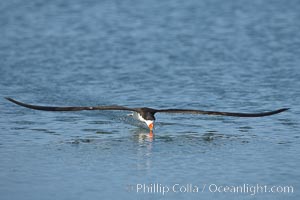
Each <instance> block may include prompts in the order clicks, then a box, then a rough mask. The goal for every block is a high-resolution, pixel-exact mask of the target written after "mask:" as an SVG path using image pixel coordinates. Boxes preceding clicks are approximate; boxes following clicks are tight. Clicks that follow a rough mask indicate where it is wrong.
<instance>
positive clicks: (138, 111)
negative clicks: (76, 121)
mask: <svg viewBox="0 0 300 200" xmlns="http://www.w3.org/2000/svg"><path fill="white" fill-rule="evenodd" d="M5 98H6V99H7V100H9V101H11V102H13V103H15V104H17V105H20V106H23V107H26V108H30V109H35V110H44V111H81V110H126V111H132V112H133V117H134V118H136V119H138V120H140V121H142V122H144V123H145V124H147V126H148V127H149V129H150V133H152V130H153V129H154V122H155V116H154V115H155V114H156V113H186V114H203V115H223V116H232V117H264V116H269V115H274V114H277V113H281V112H283V111H286V110H288V109H289V108H282V109H278V110H274V111H269V112H261V113H238V112H218V111H204V110H193V109H153V108H147V107H143V108H128V107H124V106H80V107H78V106H70V107H56V106H38V105H31V104H25V103H22V102H19V101H16V100H14V99H12V98H9V97H5Z"/></svg>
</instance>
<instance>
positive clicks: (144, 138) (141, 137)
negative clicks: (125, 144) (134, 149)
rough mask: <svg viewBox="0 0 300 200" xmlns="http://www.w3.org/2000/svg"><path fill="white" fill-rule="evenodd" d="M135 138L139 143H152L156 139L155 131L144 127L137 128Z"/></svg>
mask: <svg viewBox="0 0 300 200" xmlns="http://www.w3.org/2000/svg"><path fill="white" fill-rule="evenodd" d="M133 138H134V140H135V141H138V143H139V144H145V143H149V142H150V143H151V142H153V140H154V133H153V131H150V132H149V131H147V130H146V129H143V128H137V129H135V130H134V131H133Z"/></svg>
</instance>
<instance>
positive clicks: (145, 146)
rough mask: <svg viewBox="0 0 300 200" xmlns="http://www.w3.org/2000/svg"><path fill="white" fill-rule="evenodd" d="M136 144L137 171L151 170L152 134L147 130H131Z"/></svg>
mask: <svg viewBox="0 0 300 200" xmlns="http://www.w3.org/2000/svg"><path fill="white" fill-rule="evenodd" d="M132 139H133V140H134V141H135V142H137V143H138V146H137V151H136V154H137V155H136V158H137V169H138V170H151V168H152V164H151V163H152V152H153V141H154V133H153V132H149V131H147V129H143V128H137V129H135V130H133V138H132Z"/></svg>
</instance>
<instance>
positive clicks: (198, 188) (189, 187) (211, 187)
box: [127, 183, 294, 195]
mask: <svg viewBox="0 0 300 200" xmlns="http://www.w3.org/2000/svg"><path fill="white" fill-rule="evenodd" d="M127 190H128V191H131V192H136V193H139V194H141V193H144V194H160V195H166V194H168V193H203V192H210V193H234V194H249V195H257V194H260V193H286V194H291V193H294V187H293V186H291V185H285V186H280V185H272V186H271V185H262V184H253V185H251V184H241V185H220V184H214V183H211V184H198V185H197V184H179V183H174V184H171V185H167V184H160V183H150V184H145V183H137V184H132V185H128V186H127Z"/></svg>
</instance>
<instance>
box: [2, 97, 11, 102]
mask: <svg viewBox="0 0 300 200" xmlns="http://www.w3.org/2000/svg"><path fill="white" fill-rule="evenodd" d="M4 99H6V100H8V101H11V100H12V98H10V97H4Z"/></svg>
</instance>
